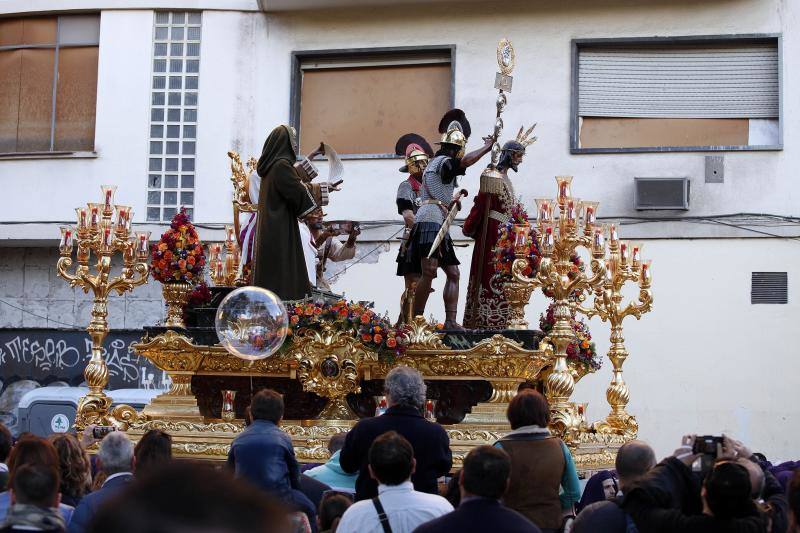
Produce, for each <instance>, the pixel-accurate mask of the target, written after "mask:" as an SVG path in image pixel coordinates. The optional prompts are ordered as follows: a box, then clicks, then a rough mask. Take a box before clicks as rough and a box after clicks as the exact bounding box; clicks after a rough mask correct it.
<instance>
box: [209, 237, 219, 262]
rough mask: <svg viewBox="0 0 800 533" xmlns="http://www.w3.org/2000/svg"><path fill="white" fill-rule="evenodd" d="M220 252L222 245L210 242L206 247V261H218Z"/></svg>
mask: <svg viewBox="0 0 800 533" xmlns="http://www.w3.org/2000/svg"><path fill="white" fill-rule="evenodd" d="M221 252H222V245H221V244H219V243H218V242H212V243H211V244H209V245H208V260H209V262H212V261H219V256H220V253H221Z"/></svg>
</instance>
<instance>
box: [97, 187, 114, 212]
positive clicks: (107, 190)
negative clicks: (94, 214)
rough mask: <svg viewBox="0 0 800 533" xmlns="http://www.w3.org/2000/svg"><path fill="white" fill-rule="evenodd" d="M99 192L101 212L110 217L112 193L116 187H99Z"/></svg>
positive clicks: (112, 206) (112, 209)
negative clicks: (101, 201) (101, 199)
mask: <svg viewBox="0 0 800 533" xmlns="http://www.w3.org/2000/svg"><path fill="white" fill-rule="evenodd" d="M100 190H101V191H103V204H102V205H103V212H104V213H106V214H109V215H110V214H111V213H112V212H113V211H114V193H115V192H116V190H117V186H116V185H101V186H100Z"/></svg>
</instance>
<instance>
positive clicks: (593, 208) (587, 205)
mask: <svg viewBox="0 0 800 533" xmlns="http://www.w3.org/2000/svg"><path fill="white" fill-rule="evenodd" d="M598 205H600V202H582V206H583V219H584V222H585V223H586V225H587V226H592V225H594V224H595V222H597V206H598Z"/></svg>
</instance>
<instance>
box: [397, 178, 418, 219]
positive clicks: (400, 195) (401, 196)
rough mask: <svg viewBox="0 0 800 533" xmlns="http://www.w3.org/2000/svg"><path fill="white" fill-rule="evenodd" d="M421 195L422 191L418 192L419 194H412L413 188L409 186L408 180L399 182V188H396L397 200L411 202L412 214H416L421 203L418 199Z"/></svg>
mask: <svg viewBox="0 0 800 533" xmlns="http://www.w3.org/2000/svg"><path fill="white" fill-rule="evenodd" d="M421 194H422V190H420V191H419V192H414V188H413V187H412V186H411V184H410V183H409V182H408V180H404V181H402V182H400V186H399V187H397V199H398V200H408V201H409V202H411V210H412V211H413V212H414V213H416V212H417V210H418V209H419V206H420V203H421V202H422V200H421V199H420V195H421ZM400 214H402V213H400Z"/></svg>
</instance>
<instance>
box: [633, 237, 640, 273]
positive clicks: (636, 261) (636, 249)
mask: <svg viewBox="0 0 800 533" xmlns="http://www.w3.org/2000/svg"><path fill="white" fill-rule="evenodd" d="M630 247H631V252H630V253H631V263H632V264H633V268H635V269H637V270H638V268H639V265H641V264H642V243H640V242H632V243H631V245H630Z"/></svg>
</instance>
